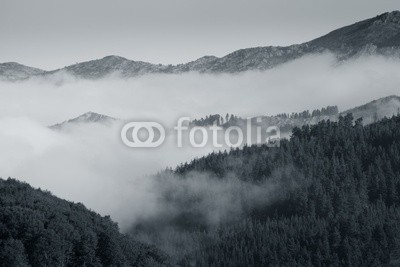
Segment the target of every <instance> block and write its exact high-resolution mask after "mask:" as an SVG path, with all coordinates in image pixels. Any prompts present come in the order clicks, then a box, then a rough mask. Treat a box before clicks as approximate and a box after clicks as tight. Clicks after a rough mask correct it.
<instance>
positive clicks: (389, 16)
mask: <svg viewBox="0 0 400 267" xmlns="http://www.w3.org/2000/svg"><path fill="white" fill-rule="evenodd" d="M378 19H379V20H380V21H381V22H383V23H396V24H400V11H399V10H395V11H392V12H386V13H383V14H382V15H379V16H378Z"/></svg>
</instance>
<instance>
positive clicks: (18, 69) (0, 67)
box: [0, 62, 45, 81]
mask: <svg viewBox="0 0 400 267" xmlns="http://www.w3.org/2000/svg"><path fill="white" fill-rule="evenodd" d="M44 73H45V71H44V70H41V69H36V68H31V67H28V66H24V65H21V64H18V63H15V62H7V63H2V64H0V80H7V81H16V80H24V79H27V78H29V77H32V76H35V75H41V74H44Z"/></svg>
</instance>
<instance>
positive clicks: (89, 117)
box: [49, 111, 117, 130]
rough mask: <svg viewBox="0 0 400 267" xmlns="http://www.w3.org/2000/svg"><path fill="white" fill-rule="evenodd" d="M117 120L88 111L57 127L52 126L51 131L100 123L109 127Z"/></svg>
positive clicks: (56, 125)
mask: <svg viewBox="0 0 400 267" xmlns="http://www.w3.org/2000/svg"><path fill="white" fill-rule="evenodd" d="M116 120H117V119H116V118H113V117H110V116H107V115H103V114H99V113H96V112H92V111H88V112H86V113H84V114H82V115H80V116H78V117H76V118H73V119H70V120H67V121H64V122H62V123H58V124H55V125H52V126H50V127H49V128H51V129H57V130H59V129H61V128H63V127H65V126H67V125H75V124H82V123H83V124H88V123H100V124H105V125H108V124H109V123H111V122H113V121H116Z"/></svg>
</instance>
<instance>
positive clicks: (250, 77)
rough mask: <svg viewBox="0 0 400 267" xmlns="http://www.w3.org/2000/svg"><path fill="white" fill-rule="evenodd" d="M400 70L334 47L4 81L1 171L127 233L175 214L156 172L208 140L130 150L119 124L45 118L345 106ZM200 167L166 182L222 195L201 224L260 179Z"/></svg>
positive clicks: (161, 118) (169, 118)
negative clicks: (240, 65) (185, 180)
mask: <svg viewBox="0 0 400 267" xmlns="http://www.w3.org/2000/svg"><path fill="white" fill-rule="evenodd" d="M399 69H400V60H399V59H387V58H385V57H380V56H364V57H360V58H357V59H354V60H350V61H347V62H337V61H336V59H335V57H334V56H333V55H331V54H322V55H315V56H307V57H304V58H301V59H299V60H296V61H293V62H291V63H288V64H285V65H281V66H279V67H277V68H274V69H272V70H267V71H250V72H245V73H239V74H218V75H214V74H198V73H186V74H176V75H175V74H174V75H167V74H166V75H147V76H142V77H136V78H131V79H121V78H119V77H118V75H117V74H116V75H113V76H110V77H108V78H106V79H102V80H96V81H88V80H77V79H74V78H73V77H70V76H68V75H67V74H58V75H56V76H52V77H47V78H35V79H30V80H27V81H23V82H14V83H10V82H0V92H1V97H0V147H1V148H2V149H1V150H0V160H1V161H0V162H1V165H0V177H2V178H7V177H14V178H17V179H20V180H22V181H26V182H28V183H30V184H31V185H33V186H35V187H40V188H42V189H46V190H50V191H51V192H52V193H53V194H55V195H56V196H59V197H61V198H65V199H68V200H72V201H75V202H82V203H83V204H85V205H86V206H87V207H88V208H90V209H93V210H95V211H96V212H99V213H101V214H103V215H106V214H109V215H111V217H112V218H113V219H114V220H116V221H117V222H118V223H119V224H120V227H121V229H122V230H123V231H127V230H128V229H130V228H131V226H132V225H134V224H135V223H136V222H137V221H140V220H144V218H154V217H155V216H157V214H162V213H163V212H165V210H170V211H171V212H172V213H174V212H176V209H177V208H178V207H170V206H169V207H165V203H164V201H163V199H162V198H160V194H161V192H165V191H163V190H161V188H159V187H162V186H165V184H162V183H158V182H156V181H157V180H156V179H155V178H154V177H153V176H152V175H153V174H154V173H156V172H158V171H161V170H163V169H164V168H166V167H169V166H170V167H175V166H176V165H178V164H179V163H181V162H186V161H190V160H191V159H193V158H194V157H201V156H203V155H206V154H207V153H210V152H211V151H213V150H214V148H212V147H210V146H207V147H205V148H203V149H194V148H192V147H184V148H177V147H176V146H175V143H174V142H173V140H170V139H169V140H167V142H166V143H165V144H164V145H162V146H161V147H159V148H156V149H132V148H128V147H125V146H124V145H123V144H122V142H121V140H120V130H121V127H122V125H121V124H120V123H115V124H113V125H111V126H106V125H101V124H87V125H86V124H82V125H81V124H79V125H75V126H72V127H71V128H70V129H67V130H65V131H54V130H51V129H49V128H48V126H49V125H52V124H55V123H59V122H62V121H64V120H67V119H70V118H73V117H77V116H79V115H81V114H83V113H85V112H87V111H93V112H97V113H101V114H105V115H108V116H112V117H115V118H121V119H124V120H133V121H134V120H139V121H148V120H149V121H153V120H155V121H158V122H160V123H162V124H163V125H164V126H165V127H167V128H172V127H173V126H174V125H175V124H176V121H177V119H178V118H179V117H181V116H189V117H191V118H193V119H195V118H200V117H204V116H206V115H209V114H216V113H219V114H226V113H229V114H235V115H238V116H241V117H246V116H259V115H273V114H277V113H282V112H286V113H290V112H298V111H302V110H306V109H309V110H312V109H317V108H321V107H324V106H327V105H338V107H339V109H340V110H341V111H343V110H345V109H348V108H352V107H354V106H357V105H361V104H364V103H366V102H369V101H371V100H374V99H377V98H380V97H384V96H388V95H393V94H399V92H400V90H399V84H400V73H399V71H398V70H399ZM222 149H225V148H222ZM204 175H205V174H197V176H196V177H200V178H199V182H195V183H190V184H182V183H178V182H177V183H175V182H171V183H172V184H173V186H171V185H169V186H168V188H170V189H171V188H177V190H181V189H179V186H183V188H185V190H186V191H187V192H189V193H190V192H192V193H196V192H197V193H198V192H199V190H200V192H201V194H203V193H204V192H207V191H209V192H213V196H214V197H215V198H218V196H221V199H220V201H212V202H209V203H208V202H207V203H204V202H201V203H202V204H204V205H210V206H211V208H210V210H211V211H214V212H213V213H211V214H207V216H205V218H207V219H206V220H207V224H218V223H220V222H221V221H226V220H227V219H228V217H229V216H230V215H232V214H233V215H234V216H233V217H235V218H237V217H240V214H241V213H242V212H243V210H242V209H241V208H238V209H235V210H233V211H232V210H229V209H226V206H224V205H223V204H224V203H229V199H230V197H231V196H233V195H237V193H238V190H250V192H256V191H257V187H256V188H254V187H252V186H251V189H249V188H248V187H246V186H245V187H243V186H242V185H240V183H239V182H237V183H236V182H231V183H232V184H229V185H230V186H227V184H226V183H223V182H219V184H215V183H213V182H210V181H211V180H212V179H210V177H209V176H207V175H205V176H204ZM173 179H174V181H175V178H173ZM234 179H235V178H232V179H231V180H232V181H234ZM192 181H193V179H192ZM224 181H230V180H229V179H226V180H224ZM238 184H239V185H240V186H237V185H238ZM238 188H243V189H238ZM246 188H247V189H246ZM211 189H212V190H211ZM178 192H181V191H178ZM222 196H223V197H222ZM239 206H240V205H239ZM235 207H237V205H235ZM224 210H228V211H230V212H229V214H230V215H229V214H227V213H224V212H223V211H224Z"/></svg>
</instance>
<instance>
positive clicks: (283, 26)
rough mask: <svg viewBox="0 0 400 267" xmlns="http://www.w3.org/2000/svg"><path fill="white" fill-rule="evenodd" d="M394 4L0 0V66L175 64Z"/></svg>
mask: <svg viewBox="0 0 400 267" xmlns="http://www.w3.org/2000/svg"><path fill="white" fill-rule="evenodd" d="M397 9H400V4H399V3H398V1H395V0H379V1H377V0H350V1H349V0H335V1H332V0H291V1H288V0H197V1H193V0H142V1H138V0H112V1H111V0H68V1H59V0H34V1H33V0H1V1H0V34H1V39H0V62H8V61H16V62H19V63H22V64H25V65H30V66H35V67H39V68H43V69H47V70H49V69H54V68H59V67H63V66H65V65H69V64H73V63H76V62H80V61H85V60H90V59H95V58H101V57H104V56H106V55H110V54H113V55H120V56H123V57H127V58H129V59H133V60H143V61H148V62H152V63H163V64H168V63H171V64H177V63H184V62H187V61H191V60H194V59H196V58H199V57H201V56H204V55H215V56H224V55H226V54H228V53H230V52H232V51H234V50H237V49H240V48H247V47H254V46H267V45H289V44H293V43H301V42H304V41H308V40H310V39H313V38H315V37H318V36H320V35H323V34H325V33H327V32H329V31H331V30H334V29H335V28H338V27H341V26H345V25H347V24H351V23H353V22H356V21H359V20H362V19H366V18H370V17H373V16H376V15H378V14H380V13H383V12H386V11H392V10H397Z"/></svg>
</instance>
